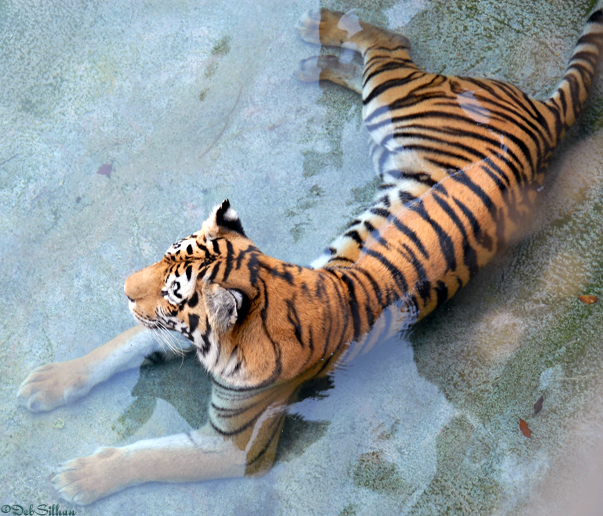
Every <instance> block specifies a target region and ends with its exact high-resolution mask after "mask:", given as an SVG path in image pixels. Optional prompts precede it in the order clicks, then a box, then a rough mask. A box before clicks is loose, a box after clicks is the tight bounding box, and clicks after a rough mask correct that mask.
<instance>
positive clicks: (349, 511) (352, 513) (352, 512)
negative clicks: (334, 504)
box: [337, 504, 358, 516]
mask: <svg viewBox="0 0 603 516" xmlns="http://www.w3.org/2000/svg"><path fill="white" fill-rule="evenodd" d="M357 514H358V511H357V510H356V507H355V506H354V505H353V504H349V505H346V506H345V507H344V508H343V509H342V511H341V512H340V513H339V514H338V515H337V516H356V515H357Z"/></svg>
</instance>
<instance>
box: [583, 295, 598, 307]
mask: <svg viewBox="0 0 603 516" xmlns="http://www.w3.org/2000/svg"><path fill="white" fill-rule="evenodd" d="M578 299H579V300H580V301H582V302H583V303H584V304H585V305H592V304H593V303H596V302H597V301H599V298H598V297H597V296H578Z"/></svg>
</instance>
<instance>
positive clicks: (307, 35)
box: [295, 9, 321, 45]
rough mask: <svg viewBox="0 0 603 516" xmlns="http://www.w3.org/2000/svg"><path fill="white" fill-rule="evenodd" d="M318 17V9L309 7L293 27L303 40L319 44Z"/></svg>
mask: <svg viewBox="0 0 603 516" xmlns="http://www.w3.org/2000/svg"><path fill="white" fill-rule="evenodd" d="M320 18H321V11H320V9H311V10H309V11H306V12H305V13H304V14H303V15H302V16H301V17H300V19H299V21H298V22H297V25H296V26H295V28H296V29H297V32H299V35H300V36H301V37H302V39H303V40H304V41H307V42H308V43H312V44H313V45H320V29H319V27H320Z"/></svg>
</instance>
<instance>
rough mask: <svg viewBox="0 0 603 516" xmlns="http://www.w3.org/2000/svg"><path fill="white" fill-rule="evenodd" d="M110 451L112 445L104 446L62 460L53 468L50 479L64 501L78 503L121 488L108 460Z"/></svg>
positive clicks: (92, 500) (112, 453)
mask: <svg viewBox="0 0 603 516" xmlns="http://www.w3.org/2000/svg"><path fill="white" fill-rule="evenodd" d="M114 454H115V449H110V448H106V449H103V450H102V451H100V452H98V453H95V454H94V455H91V456H90V457H79V458H77V459H73V460H70V461H69V462H65V463H63V464H61V465H60V466H59V467H58V468H57V472H56V474H55V475H54V476H53V477H52V478H51V479H50V483H51V484H52V486H53V487H54V488H55V489H56V491H57V494H58V495H59V496H60V497H61V498H62V499H63V500H66V501H67V502H70V503H76V504H78V505H88V504H90V503H92V502H95V501H96V500H98V499H99V498H103V497H104V496H107V495H110V494H112V493H114V492H116V491H119V490H120V489H121V487H120V486H119V485H118V484H119V482H118V481H116V479H115V477H116V475H112V474H111V471H110V464H108V462H109V461H110V460H111V456H113V455H114ZM105 455H107V457H105ZM107 459H109V460H107Z"/></svg>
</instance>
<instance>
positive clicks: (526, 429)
mask: <svg viewBox="0 0 603 516" xmlns="http://www.w3.org/2000/svg"><path fill="white" fill-rule="evenodd" d="M519 429H520V430H521V433H522V434H523V435H525V436H526V437H529V438H530V439H531V438H532V430H530V427H529V426H528V424H527V423H526V422H525V421H524V420H523V419H521V418H519Z"/></svg>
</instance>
